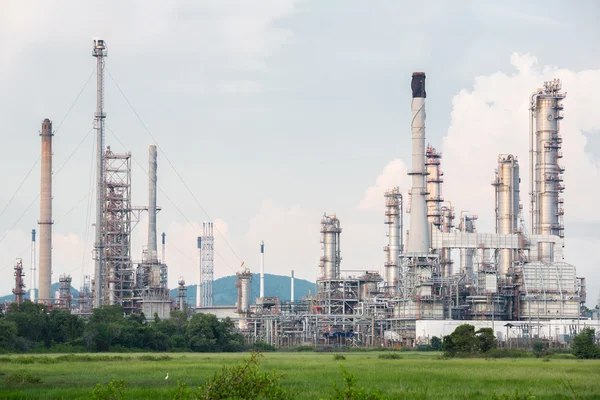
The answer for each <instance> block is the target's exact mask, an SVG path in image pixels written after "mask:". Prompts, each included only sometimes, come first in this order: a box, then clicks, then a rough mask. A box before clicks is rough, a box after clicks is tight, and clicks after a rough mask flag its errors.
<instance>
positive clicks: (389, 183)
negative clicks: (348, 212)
mask: <svg viewBox="0 0 600 400" xmlns="http://www.w3.org/2000/svg"><path fill="white" fill-rule="evenodd" d="M407 172H408V169H407V168H406V164H404V161H402V160H400V159H395V160H392V161H390V162H389V163H388V164H387V165H386V166H385V167H384V168H383V172H382V173H381V175H379V176H378V177H377V179H376V180H375V185H373V186H371V187H369V188H368V189H367V190H366V191H365V194H364V195H363V198H362V200H361V201H360V204H359V205H358V209H359V210H376V211H381V210H383V208H384V203H383V194H384V193H385V191H386V190H389V189H391V188H393V187H395V186H399V187H400V191H401V192H404V193H406V192H407V191H408V189H409V188H410V184H409V179H408V175H407Z"/></svg>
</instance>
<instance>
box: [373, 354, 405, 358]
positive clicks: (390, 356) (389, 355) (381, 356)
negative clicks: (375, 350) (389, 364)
mask: <svg viewBox="0 0 600 400" xmlns="http://www.w3.org/2000/svg"><path fill="white" fill-rule="evenodd" d="M377 358H381V359H382V360H402V359H403V358H404V357H402V356H401V355H400V354H398V353H385V354H380V355H379V356H377Z"/></svg>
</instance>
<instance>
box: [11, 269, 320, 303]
mask: <svg viewBox="0 0 600 400" xmlns="http://www.w3.org/2000/svg"><path fill="white" fill-rule="evenodd" d="M236 280H237V278H236V277H235V276H225V277H223V278H219V279H217V280H215V281H214V282H213V305H215V306H233V305H234V304H235V302H236V301H237V288H236V287H235V283H236ZM59 287H60V284H59V283H58V282H56V283H53V284H52V289H51V293H55V292H57V291H58V288H59ZM25 290H26V291H27V294H26V295H25V298H26V299H28V298H29V290H27V288H25ZM309 291H310V292H311V293H312V294H315V284H314V283H313V282H310V281H306V280H304V279H298V278H296V279H295V282H294V292H295V293H294V297H295V299H296V300H299V299H301V298H302V297H303V296H306V295H307V294H308V292H309ZM71 293H73V297H78V296H79V292H78V291H77V290H75V289H74V288H71ZM259 293H260V275H259V274H252V292H251V302H252V303H254V300H255V299H256V298H257V297H258V295H259ZM36 296H37V290H36ZM265 296H267V297H279V299H280V300H281V301H289V300H290V297H291V278H290V277H289V276H282V275H273V274H265ZM171 297H173V298H176V297H177V289H171ZM14 300H15V295H14V294H12V293H11V294H9V295H6V296H3V297H0V303H6V302H12V301H14ZM187 301H188V304H196V285H190V286H187Z"/></svg>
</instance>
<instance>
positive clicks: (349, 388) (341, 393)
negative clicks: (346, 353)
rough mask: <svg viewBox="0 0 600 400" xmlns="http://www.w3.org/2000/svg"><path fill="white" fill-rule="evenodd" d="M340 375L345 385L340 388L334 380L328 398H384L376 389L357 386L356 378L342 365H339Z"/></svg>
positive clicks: (334, 399) (356, 399) (349, 399)
mask: <svg viewBox="0 0 600 400" xmlns="http://www.w3.org/2000/svg"><path fill="white" fill-rule="evenodd" d="M340 370H341V371H342V375H343V376H344V384H345V386H344V387H342V388H340V387H338V386H337V385H336V384H335V382H334V383H333V395H332V396H330V397H329V399H330V400H384V399H385V397H384V396H383V394H382V393H381V392H380V391H378V390H373V391H370V392H369V391H367V390H366V389H365V388H364V387H362V388H357V387H356V382H357V379H356V378H355V377H354V375H353V374H351V373H350V372H348V371H346V369H345V368H344V367H343V366H340Z"/></svg>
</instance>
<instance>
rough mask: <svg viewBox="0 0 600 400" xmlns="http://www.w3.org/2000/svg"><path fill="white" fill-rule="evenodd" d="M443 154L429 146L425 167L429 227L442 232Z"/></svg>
mask: <svg viewBox="0 0 600 400" xmlns="http://www.w3.org/2000/svg"><path fill="white" fill-rule="evenodd" d="M441 158H442V154H441V153H439V152H437V151H436V150H435V149H434V148H433V147H431V146H427V150H426V161H425V167H426V170H427V221H428V222H429V225H430V226H431V225H433V226H434V227H436V228H438V229H440V230H441V226H442V223H443V222H442V214H441V209H440V204H441V203H442V202H443V201H444V199H443V198H442V183H443V182H444V179H442V176H443V175H444V173H443V172H442V169H441V168H440V160H441Z"/></svg>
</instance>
